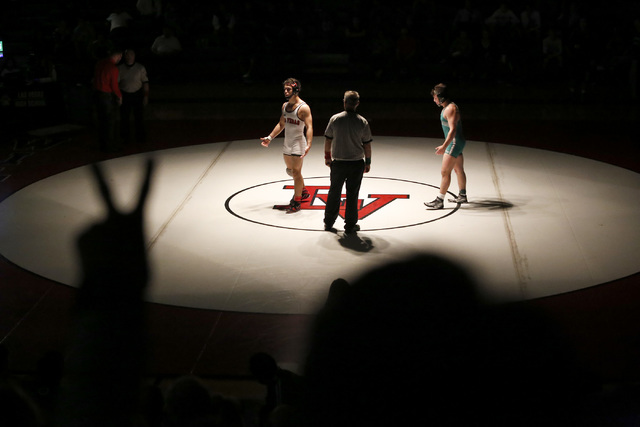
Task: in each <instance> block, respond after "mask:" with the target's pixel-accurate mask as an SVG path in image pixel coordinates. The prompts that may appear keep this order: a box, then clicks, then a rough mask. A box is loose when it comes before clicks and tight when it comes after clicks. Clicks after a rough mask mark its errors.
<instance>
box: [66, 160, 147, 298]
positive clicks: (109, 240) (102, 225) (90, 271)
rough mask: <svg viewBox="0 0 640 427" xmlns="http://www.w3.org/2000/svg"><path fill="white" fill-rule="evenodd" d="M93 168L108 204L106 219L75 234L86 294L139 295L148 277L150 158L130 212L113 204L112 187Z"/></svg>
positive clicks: (123, 296) (100, 295)
mask: <svg viewBox="0 0 640 427" xmlns="http://www.w3.org/2000/svg"><path fill="white" fill-rule="evenodd" d="M92 171H93V174H94V177H95V180H96V182H97V184H98V188H99V190H100V195H101V198H102V200H103V202H104V203H105V205H106V208H107V216H106V219H105V220H104V221H102V222H98V223H96V224H93V225H92V226H90V227H89V228H88V229H87V230H85V231H84V232H82V233H81V234H80V236H79V238H78V249H79V252H80V261H81V267H82V273H83V283H82V289H83V292H84V293H85V294H88V295H87V296H94V297H106V298H109V299H121V298H125V299H126V298H127V297H135V296H141V292H142V291H143V290H144V288H145V286H146V284H147V281H148V280H149V266H148V261H147V253H146V246H145V238H144V207H145V202H146V200H147V196H148V194H149V187H150V182H151V174H152V171H153V161H152V160H148V161H147V164H146V174H145V177H144V179H143V182H142V185H141V189H140V195H139V197H138V201H137V205H136V207H135V208H134V209H133V210H132V211H131V212H129V213H123V212H121V211H120V210H118V209H117V208H116V206H115V205H114V203H113V199H112V197H111V190H110V188H109V186H108V184H107V181H106V179H105V178H104V175H103V173H102V169H101V168H100V167H99V166H98V165H96V164H94V165H92Z"/></svg>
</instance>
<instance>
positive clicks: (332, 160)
mask: <svg viewBox="0 0 640 427" xmlns="http://www.w3.org/2000/svg"><path fill="white" fill-rule="evenodd" d="M343 101H344V111H343V112H341V113H338V114H335V115H333V116H332V117H331V119H329V124H328V125H327V129H326V130H325V132H324V137H325V140H324V163H325V164H326V165H327V166H329V167H330V168H331V187H330V188H329V194H328V196H327V206H326V208H325V210H324V229H325V230H326V231H335V229H334V228H333V224H334V222H335V221H336V219H337V218H338V213H339V210H340V201H341V198H342V186H343V185H344V184H345V182H346V189H347V202H346V209H345V216H344V220H345V225H344V231H345V234H352V233H355V232H357V231H358V230H360V226H359V225H357V222H358V194H359V192H360V184H361V183H362V175H363V174H364V173H366V172H369V170H370V169H371V141H372V140H373V138H372V137H371V129H370V128H369V122H367V120H366V119H365V118H364V117H362V116H361V115H360V114H358V113H356V108H358V106H359V105H360V95H359V94H358V92H356V91H353V90H348V91H346V92H345V93H344V99H343Z"/></svg>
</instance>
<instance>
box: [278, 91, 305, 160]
mask: <svg viewBox="0 0 640 427" xmlns="http://www.w3.org/2000/svg"><path fill="white" fill-rule="evenodd" d="M303 105H305V102H301V103H300V105H298V106H297V107H296V108H295V110H293V111H292V112H290V113H289V112H287V110H286V107H287V104H285V105H284V106H283V107H282V115H283V116H284V147H283V153H284V154H286V155H289V156H302V155H303V154H304V152H305V150H306V149H307V137H306V136H305V129H306V127H305V125H304V122H303V121H302V120H300V118H299V117H298V110H300V107H302V106H303Z"/></svg>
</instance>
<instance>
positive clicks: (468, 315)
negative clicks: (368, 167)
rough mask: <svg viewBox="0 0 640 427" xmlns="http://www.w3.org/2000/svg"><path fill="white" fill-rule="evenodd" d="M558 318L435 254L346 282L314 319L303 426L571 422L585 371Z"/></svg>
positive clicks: (307, 366)
mask: <svg viewBox="0 0 640 427" xmlns="http://www.w3.org/2000/svg"><path fill="white" fill-rule="evenodd" d="M580 374H581V372H578V371H577V369H576V368H575V366H574V365H573V358H572V355H571V353H570V351H569V349H567V348H566V345H565V344H564V342H563V341H562V340H561V339H559V337H558V336H556V334H555V331H554V328H553V325H551V324H549V323H548V322H546V320H545V319H544V318H543V317H542V316H540V315H539V314H538V313H535V312H531V311H528V310H524V309H523V308H522V307H520V306H518V305H498V304H495V305H492V304H488V303H486V302H484V301H483V300H482V299H481V298H480V297H479V295H478V292H477V290H476V286H475V283H474V281H473V279H472V278H471V277H470V276H469V274H468V273H467V272H466V271H465V270H464V269H462V268H461V267H460V266H458V265H456V264H455V263H453V262H451V261H448V260H446V259H443V258H441V257H438V256H433V255H418V256H414V257H413V258H410V259H407V260H404V261H400V262H396V263H393V264H390V265H386V266H384V267H381V268H377V269H375V270H373V271H370V272H369V273H367V274H365V275H364V276H363V277H362V278H361V279H360V280H358V281H357V282H355V283H354V284H353V285H352V286H350V287H345V286H340V287H339V292H335V293H333V295H332V297H331V302H330V304H328V306H326V307H325V308H323V309H322V310H321V311H320V312H319V313H318V316H317V318H316V324H315V326H314V330H313V331H312V332H311V345H310V349H309V354H308V360H307V365H306V368H305V373H304V376H305V380H306V381H307V386H308V397H307V399H306V403H305V405H304V417H305V422H306V424H305V425H306V426H332V427H336V426H356V425H362V426H404V425H407V426H408V425H434V426H485V425H492V426H503V425H504V426H507V425H508V426H522V425H532V426H533V425H536V426H537V425H545V426H549V425H558V426H561V425H581V424H580V423H578V424H573V423H572V421H575V419H574V418H573V417H574V416H575V415H576V412H575V411H574V410H575V408H576V406H575V405H576V403H578V402H580V398H582V397H584V394H585V393H586V387H584V385H583V382H582V381H583V377H582V376H581V375H580Z"/></svg>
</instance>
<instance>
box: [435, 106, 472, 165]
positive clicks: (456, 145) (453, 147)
mask: <svg viewBox="0 0 640 427" xmlns="http://www.w3.org/2000/svg"><path fill="white" fill-rule="evenodd" d="M449 105H451V104H449ZM454 105H455V104H454ZM440 123H441V124H442V131H443V132H444V137H445V139H446V138H447V135H449V132H450V131H451V129H450V128H449V122H447V119H445V118H444V108H443V109H442V111H441V112H440ZM466 143H467V140H466V139H464V132H463V131H462V120H459V121H458V127H457V129H456V136H455V137H454V138H453V140H452V141H451V143H450V144H449V145H448V146H447V149H446V150H445V154H449V155H451V156H452V157H458V156H459V155H460V154H462V150H464V146H465V144H466Z"/></svg>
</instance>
